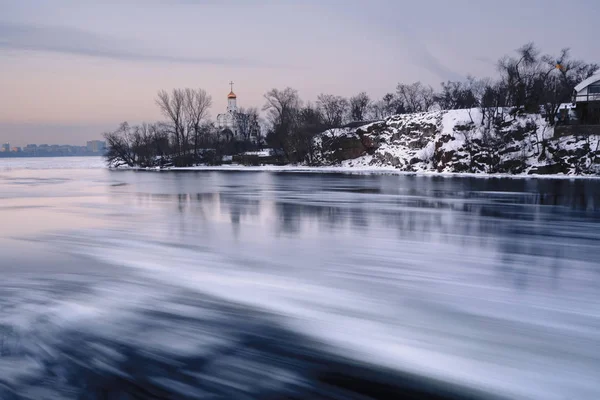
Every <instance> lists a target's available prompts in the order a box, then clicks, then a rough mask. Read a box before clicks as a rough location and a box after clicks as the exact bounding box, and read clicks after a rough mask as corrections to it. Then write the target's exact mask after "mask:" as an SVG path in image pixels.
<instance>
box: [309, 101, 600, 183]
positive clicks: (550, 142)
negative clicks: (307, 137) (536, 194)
mask: <svg viewBox="0 0 600 400" xmlns="http://www.w3.org/2000/svg"><path fill="white" fill-rule="evenodd" d="M484 113H485V110H484V111H483V112H482V110H480V109H470V110H452V111H434V112H427V113H420V114H406V115H396V116H392V117H389V118H387V119H385V120H383V121H378V122H374V123H370V124H368V125H364V126H361V127H358V128H341V129H333V130H329V131H326V132H324V133H322V134H321V135H319V136H318V137H317V138H316V140H315V145H316V148H317V151H316V156H315V163H317V164H319V165H341V166H344V167H357V168H359V167H380V166H381V167H395V168H398V169H399V170H401V171H408V172H419V171H437V172H471V173H509V174H567V175H592V174H594V175H595V174H600V149H599V142H600V140H599V137H598V136H589V135H569V136H564V137H554V128H553V127H551V126H548V124H547V123H546V121H545V120H544V119H543V118H542V117H541V116H540V115H539V114H524V115H512V114H510V113H508V112H506V113H504V112H503V111H502V110H500V112H498V113H495V114H494V117H493V118H489V121H487V122H486V118H484V117H485V114H484ZM492 120H493V122H492ZM482 121H484V124H483V125H482Z"/></svg>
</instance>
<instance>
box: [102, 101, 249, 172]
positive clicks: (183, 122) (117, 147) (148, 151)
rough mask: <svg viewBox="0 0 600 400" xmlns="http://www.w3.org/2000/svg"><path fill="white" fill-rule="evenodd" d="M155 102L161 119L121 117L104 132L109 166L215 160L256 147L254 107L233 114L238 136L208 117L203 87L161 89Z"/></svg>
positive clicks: (139, 165)
mask: <svg viewBox="0 0 600 400" xmlns="http://www.w3.org/2000/svg"><path fill="white" fill-rule="evenodd" d="M156 104H157V106H158V107H159V109H160V111H161V113H162V115H163V117H164V121H162V122H157V123H151V124H147V123H143V124H141V125H136V126H131V125H129V124H128V123H126V122H125V123H123V124H121V125H120V126H119V127H118V128H117V129H116V130H114V131H112V132H107V133H105V134H104V137H105V139H106V141H107V149H108V151H107V154H106V158H107V161H108V163H109V165H113V166H125V165H126V166H130V167H156V166H163V165H175V166H190V165H194V164H196V163H200V162H218V160H220V159H221V156H222V155H223V154H231V153H234V152H236V151H242V150H245V149H249V148H251V147H252V146H254V145H253V144H251V143H250V137H251V135H255V136H256V135H257V134H258V133H259V132H256V130H257V129H258V128H259V112H258V110H257V109H256V108H248V109H240V110H239V111H240V112H239V113H238V114H237V115H236V117H237V118H238V121H237V122H238V129H239V138H236V137H233V135H232V132H230V131H228V130H220V129H218V128H217V127H216V126H215V124H214V123H213V122H212V121H211V120H210V119H209V109H210V107H211V106H212V98H211V96H210V95H209V94H208V93H207V92H206V91H205V90H204V89H174V90H173V91H171V92H167V91H165V90H161V91H159V92H158V95H157V98H156ZM240 138H241V139H240Z"/></svg>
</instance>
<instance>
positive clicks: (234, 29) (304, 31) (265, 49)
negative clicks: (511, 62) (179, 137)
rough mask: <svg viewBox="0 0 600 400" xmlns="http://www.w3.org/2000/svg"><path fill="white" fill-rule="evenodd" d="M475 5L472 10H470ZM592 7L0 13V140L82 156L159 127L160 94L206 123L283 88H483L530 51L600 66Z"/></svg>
mask: <svg viewBox="0 0 600 400" xmlns="http://www.w3.org/2000/svg"><path fill="white" fill-rule="evenodd" d="M474 4H477V6H475V5H474ZM599 15H600V1H598V0H571V1H569V2H566V1H555V0H527V1H524V0H505V1H479V2H473V1H470V0H453V1H446V0H429V1H427V0H424V1H400V0H390V1H387V0H371V1H366V0H362V1H359V0H346V1H342V0H303V1H291V0H288V1H286V0H280V1H275V0H254V1H253V0H246V1H243V0H230V1H226V0H204V1H203V0H197V1H194V0H173V1H167V0H164V1H160V0H154V1H152V0H144V1H141V0H140V1H134V0H128V1H127V0H124V1H118V0H108V1H92V0H73V1H67V0H47V1H41V0H40V1H33V0H12V1H11V0H0V141H3V142H5V141H9V142H11V144H14V145H25V144H26V143H42V142H43V143H69V144H83V143H84V142H85V141H86V140H89V139H95V138H99V137H100V134H101V133H102V132H103V131H105V130H107V129H111V128H113V127H115V126H116V125H117V124H118V123H119V122H122V121H125V120H127V121H130V122H132V123H136V122H141V121H143V120H148V121H153V120H156V119H159V118H160V114H159V113H158V109H157V107H156V106H155V102H154V99H155V95H156V92H157V91H158V90H160V89H167V90H170V89H172V88H176V87H201V88H204V89H206V90H207V91H208V92H209V93H210V94H211V95H212V96H213V101H214V106H213V108H212V112H211V114H212V116H213V117H215V116H216V114H218V113H219V112H220V111H221V110H223V109H224V108H225V105H226V95H227V93H228V90H229V86H228V82H229V81H230V80H233V81H234V82H235V83H236V84H235V87H234V90H235V92H236V93H237V95H238V104H239V105H241V106H258V107H261V106H262V105H263V99H262V96H263V94H264V93H265V92H266V91H267V90H269V89H271V88H273V87H277V88H283V87H285V86H292V87H294V88H297V89H298V90H299V91H300V95H301V97H302V98H303V99H305V100H314V99H315V98H316V96H317V95H318V94H319V93H321V92H326V93H333V94H339V95H344V96H350V95H352V94H354V93H356V92H359V91H363V90H364V91H366V92H368V93H369V94H370V95H371V96H372V97H380V96H382V95H383V94H385V93H386V92H390V91H394V89H395V86H396V84H397V83H398V82H406V83H410V82H413V81H417V80H420V81H422V82H425V83H429V84H432V85H434V86H435V87H437V85H438V84H439V82H441V81H443V80H447V79H461V78H463V77H464V76H466V75H467V74H473V75H476V76H493V75H494V74H495V73H496V72H495V64H494V63H495V60H497V59H498V58H499V57H500V56H501V55H503V54H508V53H510V52H511V51H513V50H514V49H516V48H518V47H520V46H521V45H522V44H524V43H526V42H528V41H534V42H536V43H537V44H538V45H539V46H540V47H541V48H542V49H543V51H544V52H548V53H557V52H558V51H559V50H560V49H561V48H563V47H571V49H572V53H573V55H574V56H575V57H577V58H583V59H585V60H586V61H596V62H598V61H600V41H598V16H599Z"/></svg>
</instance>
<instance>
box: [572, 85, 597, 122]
mask: <svg viewBox="0 0 600 400" xmlns="http://www.w3.org/2000/svg"><path fill="white" fill-rule="evenodd" d="M573 104H574V105H575V110H576V113H577V116H578V119H579V121H580V123H581V124H584V125H600V74H596V75H592V76H591V77H589V78H587V79H586V80H584V81H583V82H581V83H580V84H579V85H577V86H575V90H574V92H573Z"/></svg>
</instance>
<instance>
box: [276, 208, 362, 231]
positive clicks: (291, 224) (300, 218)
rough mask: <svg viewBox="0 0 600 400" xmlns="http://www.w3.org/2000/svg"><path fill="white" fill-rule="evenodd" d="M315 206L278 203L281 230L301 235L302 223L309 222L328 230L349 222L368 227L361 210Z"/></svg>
mask: <svg viewBox="0 0 600 400" xmlns="http://www.w3.org/2000/svg"><path fill="white" fill-rule="evenodd" d="M326 204H327V203H324V204H323V205H315V204H301V203H295V202H285V201H284V202H277V203H275V211H276V214H277V216H278V219H279V227H278V228H279V230H281V231H283V232H286V233H300V231H301V227H302V223H303V222H304V221H307V220H313V221H317V223H318V224H319V225H320V226H321V227H323V228H327V229H335V228H340V227H342V226H344V225H346V224H347V223H348V222H349V221H350V222H352V223H353V224H355V223H358V224H362V225H360V226H362V227H364V226H366V225H367V222H366V219H365V218H364V212H362V211H361V210H360V209H355V208H348V207H340V206H339V205H326Z"/></svg>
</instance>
